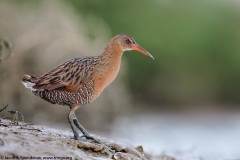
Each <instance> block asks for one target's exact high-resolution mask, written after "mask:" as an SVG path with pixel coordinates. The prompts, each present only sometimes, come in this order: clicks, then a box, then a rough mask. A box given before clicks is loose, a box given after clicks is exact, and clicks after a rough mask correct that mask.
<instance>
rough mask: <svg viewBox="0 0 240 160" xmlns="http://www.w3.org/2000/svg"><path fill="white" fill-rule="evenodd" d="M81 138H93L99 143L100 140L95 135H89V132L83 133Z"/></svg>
mask: <svg viewBox="0 0 240 160" xmlns="http://www.w3.org/2000/svg"><path fill="white" fill-rule="evenodd" d="M81 138H86V139H90V140H94V141H95V142H97V143H99V144H101V141H100V140H99V139H97V138H96V137H93V136H91V135H90V134H84V135H82V136H81Z"/></svg>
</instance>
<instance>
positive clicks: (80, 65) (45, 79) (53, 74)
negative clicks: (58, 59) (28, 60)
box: [34, 58, 90, 92]
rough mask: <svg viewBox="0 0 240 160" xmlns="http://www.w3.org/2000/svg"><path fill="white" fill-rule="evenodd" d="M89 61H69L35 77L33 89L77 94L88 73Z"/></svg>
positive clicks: (84, 59) (83, 59)
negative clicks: (56, 90)
mask: <svg viewBox="0 0 240 160" xmlns="http://www.w3.org/2000/svg"><path fill="white" fill-rule="evenodd" d="M89 60H90V59H86V58H82V59H71V60H69V61H67V62H65V63H63V64H61V65H60V66H58V67H57V68H55V69H53V70H52V71H50V72H48V73H46V74H44V75H41V76H39V77H37V79H38V80H37V81H36V85H35V86H34V88H35V89H44V90H55V89H58V90H66V91H68V92H77V91H78V90H79V89H81V87H82V83H83V81H84V79H85V78H86V77H87V75H88V74H89V73H88V69H89V67H88V63H87V61H89Z"/></svg>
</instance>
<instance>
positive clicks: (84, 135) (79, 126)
mask: <svg viewBox="0 0 240 160" xmlns="http://www.w3.org/2000/svg"><path fill="white" fill-rule="evenodd" d="M73 122H74V124H75V125H76V126H77V128H78V129H79V130H80V131H81V132H82V133H83V136H82V137H86V138H87V139H92V140H94V141H96V142H97V143H101V142H100V140H99V139H97V138H94V137H93V136H91V135H90V134H89V133H88V131H87V130H86V129H85V128H84V127H83V126H82V125H81V124H80V123H79V122H78V119H77V117H76V115H75V113H74V116H73Z"/></svg>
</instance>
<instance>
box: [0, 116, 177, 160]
mask: <svg viewBox="0 0 240 160" xmlns="http://www.w3.org/2000/svg"><path fill="white" fill-rule="evenodd" d="M97 137H98V139H100V141H101V142H102V144H98V143H96V142H93V141H91V140H86V139H82V140H74V139H72V133H71V132H66V131H62V130H57V129H52V128H48V127H44V126H36V125H33V124H27V123H22V122H18V123H15V124H14V123H12V121H10V120H5V119H0V159H4V160H5V159H9V160H10V159H31V160H32V159H59V160H72V159H76V160H102V159H119V160H120V159H122V160H125V159H127V160H145V159H151V160H174V158H172V157H169V156H166V155H160V156H155V157H153V156H151V155H149V154H146V153H144V151H143V148H142V147H141V146H137V147H133V146H132V145H130V144H127V143H125V142H124V143H123V142H117V141H113V140H110V139H107V138H103V137H99V136H97Z"/></svg>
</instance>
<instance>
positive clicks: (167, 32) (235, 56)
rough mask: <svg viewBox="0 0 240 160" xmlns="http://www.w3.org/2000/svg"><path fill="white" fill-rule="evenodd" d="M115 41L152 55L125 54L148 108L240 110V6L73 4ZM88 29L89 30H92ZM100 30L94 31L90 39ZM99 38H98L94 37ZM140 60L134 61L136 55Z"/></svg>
mask: <svg viewBox="0 0 240 160" xmlns="http://www.w3.org/2000/svg"><path fill="white" fill-rule="evenodd" d="M65 2H66V3H70V4H72V5H73V6H74V7H75V9H76V11H77V12H78V13H80V14H81V15H83V16H84V18H85V19H88V17H90V16H96V17H99V18H102V19H103V20H104V21H105V22H106V23H107V24H108V25H109V28H110V29H111V32H112V35H115V34H118V33H126V34H129V35H131V36H133V37H134V38H135V39H136V41H137V42H138V43H139V44H140V45H142V46H143V47H144V48H145V49H147V50H148V51H149V52H150V53H151V54H152V55H153V56H154V57H155V61H151V59H148V58H146V57H144V56H141V55H140V54H137V53H133V52H131V54H125V55H124V59H125V60H127V61H128V62H129V66H128V74H127V76H126V77H125V78H126V81H127V82H129V84H128V85H129V88H130V89H131V91H132V93H133V95H135V98H136V99H137V100H139V101H140V102H146V103H147V104H156V105H159V104H170V105H179V104H183V105H184V104H196V103H226V104H233V105H236V104H240V98H239V97H240V84H239V82H240V45H239V44H240V21H239V20H240V3H238V2H236V1H227V0H226V1H217V0H201V1H199V0H192V1H188V0H143V1H137V0H133V1H127V0H121V1H112V0H105V1H96V0H71V1H65ZM86 25H88V24H86ZM96 27H98V26H90V25H89V26H88V28H89V30H88V34H89V36H90V37H91V32H92V31H93V30H94V29H95V28H96ZM93 38H94V37H93ZM133 54H134V55H133Z"/></svg>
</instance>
